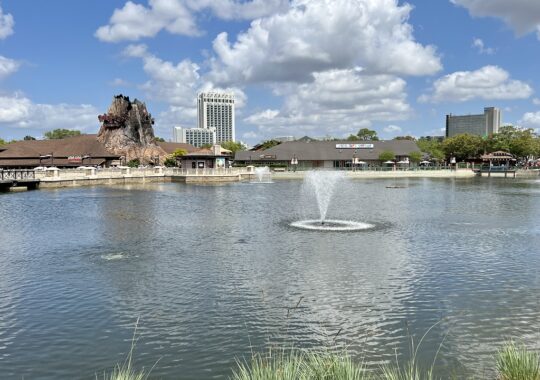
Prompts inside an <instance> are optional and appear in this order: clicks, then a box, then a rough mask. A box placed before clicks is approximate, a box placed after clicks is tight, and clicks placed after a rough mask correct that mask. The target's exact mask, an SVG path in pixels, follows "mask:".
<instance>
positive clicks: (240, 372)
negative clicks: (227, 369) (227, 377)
mask: <svg viewBox="0 0 540 380" xmlns="http://www.w3.org/2000/svg"><path fill="white" fill-rule="evenodd" d="M231 379H232V380H369V379H371V377H370V376H369V374H368V373H367V372H366V371H365V369H364V367H363V366H362V365H359V364H356V363H355V362H354V361H353V360H352V359H351V358H350V356H349V355H347V354H331V353H315V352H312V353H305V352H302V351H299V350H293V349H292V350H290V351H289V352H285V351H280V352H279V353H278V354H273V353H272V352H270V353H269V354H268V355H266V356H261V355H260V354H256V355H254V356H253V357H252V358H251V361H249V362H239V363H238V369H237V370H235V371H234V373H233V376H232V377H231Z"/></svg>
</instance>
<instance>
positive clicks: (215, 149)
mask: <svg viewBox="0 0 540 380" xmlns="http://www.w3.org/2000/svg"><path fill="white" fill-rule="evenodd" d="M232 156H233V155H232V152H231V151H230V150H228V149H225V148H222V147H221V145H219V144H215V145H213V146H212V148H205V149H199V150H197V151H195V152H190V153H188V154H186V155H184V156H182V157H180V160H181V162H182V168H184V169H225V168H228V167H229V166H230V161H231V159H232Z"/></svg>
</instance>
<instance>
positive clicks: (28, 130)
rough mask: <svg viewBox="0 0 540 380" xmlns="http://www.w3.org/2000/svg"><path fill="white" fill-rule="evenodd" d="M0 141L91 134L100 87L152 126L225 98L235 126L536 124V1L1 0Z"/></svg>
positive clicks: (250, 132) (427, 128) (167, 130)
mask: <svg viewBox="0 0 540 380" xmlns="http://www.w3.org/2000/svg"><path fill="white" fill-rule="evenodd" d="M0 8H1V9H0V138H3V139H4V140H11V139H20V138H22V137H24V136H26V135H31V136H34V137H37V138H41V137H42V136H43V133H44V132H46V131H48V130H52V129H55V128H68V129H79V130H81V131H83V132H84V133H97V131H98V130H99V122H98V119H97V115H99V114H102V113H105V112H106V111H107V108H108V106H109V104H110V103H111V101H112V97H113V96H114V95H116V94H120V93H121V94H124V95H128V96H130V97H131V98H137V99H140V100H142V101H144V102H145V103H146V105H147V108H148V110H149V111H150V112H151V113H152V115H153V116H154V118H155V120H156V124H155V126H154V127H155V133H156V135H157V136H159V137H163V138H165V139H166V140H169V139H171V138H172V128H173V126H182V127H196V113H197V111H196V96H197V94H198V93H199V92H201V91H209V90H214V91H228V92H234V94H235V96H236V136H237V139H238V140H242V141H244V142H246V143H248V144H255V143H257V142H259V141H262V140H266V139H270V138H272V137H277V136H296V137H301V136H304V135H309V136H312V137H322V136H333V137H346V136H348V135H349V134H351V133H353V134H355V133H357V131H358V130H359V129H360V128H370V129H374V130H376V131H377V133H378V134H379V136H380V137H382V138H386V139H390V138H393V137H395V136H400V135H413V136H417V137H419V136H425V135H443V134H444V132H443V131H444V126H445V115H446V114H449V113H452V114H458V115H459V114H479V113H482V112H483V108H484V107H489V106H495V107H499V108H500V109H501V110H502V115H503V116H502V117H503V122H504V123H505V124H513V125H517V126H521V127H524V128H534V129H537V130H538V131H540V92H539V91H540V70H539V69H538V68H539V67H540V66H539V65H540V1H538V0H512V1H508V0H436V1H434V0H410V1H407V2H406V1H401V0H399V1H398V0H243V1H241V0H131V1H126V0H77V1H73V0H47V1H42V0H0Z"/></svg>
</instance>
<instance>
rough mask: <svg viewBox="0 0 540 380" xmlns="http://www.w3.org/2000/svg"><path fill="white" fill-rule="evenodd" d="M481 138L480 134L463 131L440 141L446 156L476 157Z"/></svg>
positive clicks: (479, 149)
mask: <svg viewBox="0 0 540 380" xmlns="http://www.w3.org/2000/svg"><path fill="white" fill-rule="evenodd" d="M482 146H483V140H482V138H481V137H480V136H476V135H470V134H468V133H463V134H460V135H456V136H454V137H449V138H447V139H446V140H444V141H443V143H442V149H443V151H444V153H445V155H446V157H452V156H453V157H455V158H456V159H457V160H461V161H462V160H467V159H474V158H477V157H478V156H479V155H480V154H482V153H483V151H482Z"/></svg>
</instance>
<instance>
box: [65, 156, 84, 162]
mask: <svg viewBox="0 0 540 380" xmlns="http://www.w3.org/2000/svg"><path fill="white" fill-rule="evenodd" d="M68 162H69V163H71V164H80V163H82V157H81V156H69V157H68Z"/></svg>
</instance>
